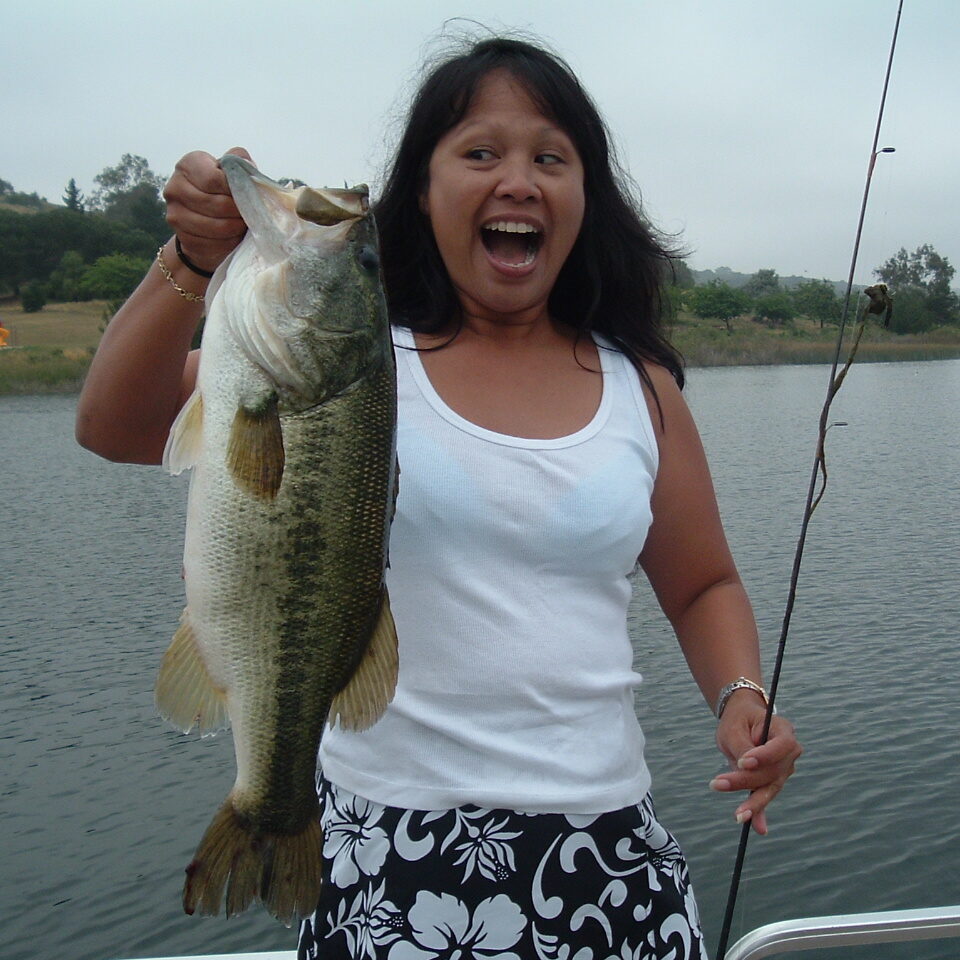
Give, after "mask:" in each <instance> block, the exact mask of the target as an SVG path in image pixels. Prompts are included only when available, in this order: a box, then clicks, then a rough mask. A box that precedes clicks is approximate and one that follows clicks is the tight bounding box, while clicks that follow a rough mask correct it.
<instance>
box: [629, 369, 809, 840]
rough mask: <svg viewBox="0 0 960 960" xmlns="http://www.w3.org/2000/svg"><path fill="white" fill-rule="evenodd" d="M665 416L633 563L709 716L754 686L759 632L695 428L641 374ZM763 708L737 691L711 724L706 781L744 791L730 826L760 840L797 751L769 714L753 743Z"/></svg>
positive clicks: (657, 375) (666, 381) (661, 373)
mask: <svg viewBox="0 0 960 960" xmlns="http://www.w3.org/2000/svg"><path fill="white" fill-rule="evenodd" d="M648 372H649V373H650V376H651V379H652V380H653V383H654V385H655V386H656V389H657V394H658V397H659V400H660V404H661V406H662V409H663V426H662V427H660V418H659V415H658V413H657V410H656V407H655V405H653V409H652V417H653V421H654V424H655V426H657V427H658V442H659V445H660V466H659V469H658V471H657V479H656V483H655V485H654V491H653V499H652V509H653V525H652V526H651V528H650V533H649V535H648V537H647V541H646V544H645V545H644V548H643V553H642V554H641V556H640V563H641V566H642V567H643V569H644V572H645V573H646V574H647V577H648V578H649V580H650V583H651V585H652V586H653V589H654V592H655V593H656V595H657V599H658V600H659V602H660V605H661V607H662V608H663V611H664V613H665V614H666V615H667V617H668V619H669V620H670V623H671V624H672V625H673V628H674V630H675V632H676V634H677V639H678V640H679V642H680V646H681V648H682V650H683V653H684V656H685V657H686V660H687V663H688V665H689V667H690V671H691V673H692V674H693V677H694V679H695V680H696V681H697V684H698V685H699V687H700V690H701V692H702V693H703V697H704V699H705V700H706V701H707V704H708V705H709V706H710V709H711V710H713V709H714V707H715V705H716V702H717V697H718V696H719V695H720V691H721V689H722V688H723V687H724V685H725V684H727V683H729V682H731V681H733V680H736V679H737V678H738V677H746V678H748V679H750V680H753V681H754V682H756V683H758V684H762V677H761V672H760V650H759V642H758V639H757V627H756V622H755V620H754V617H753V610H752V608H751V606H750V601H749V600H748V599H747V595H746V592H745V590H744V588H743V584H742V583H741V581H740V576H739V574H738V573H737V568H736V565H735V564H734V562H733V557H732V556H731V554H730V549H729V547H728V546H727V541H726V537H725V536H724V533H723V527H722V525H721V522H720V512H719V509H718V507H717V501H716V497H715V495H714V491H713V483H712V481H711V479H710V472H709V469H708V467H707V461H706V457H705V455H704V452H703V447H702V445H701V443H700V437H699V434H698V433H697V428H696V426H695V424H694V422H693V417H692V416H691V415H690V411H689V410H688V408H687V405H686V403H685V402H684V400H683V397H682V395H681V394H680V391H679V389H678V388H677V385H676V383H675V382H674V381H673V378H672V377H671V376H670V375H669V374H668V373H667V372H666V371H665V370H663V369H662V368H659V367H652V366H650V367H648ZM765 713H766V707H765V704H764V701H763V698H762V697H761V696H760V695H759V694H757V693H755V692H753V691H752V690H749V689H741V690H737V691H735V692H734V693H733V694H732V696H731V697H730V698H729V700H728V701H727V705H726V708H725V709H724V711H723V718H722V719H721V721H720V722H719V724H718V726H717V744H718V745H719V747H720V749H721V750H722V751H723V753H724V754H725V755H726V757H727V759H728V760H729V761H730V764H731V768H732V769H731V772H730V773H727V774H722V775H721V776H718V777H716V778H714V780H713V781H712V782H711V786H712V787H713V788H714V789H716V790H750V791H751V793H750V796H749V797H748V798H747V799H746V800H745V801H744V802H743V803H741V804H740V806H739V807H738V808H737V811H736V814H737V819H738V820H740V821H741V822H743V821H745V820H747V819H751V820H752V822H753V825H754V828H755V829H756V830H757V831H758V832H759V833H765V832H766V829H767V826H766V815H765V813H764V808H765V807H766V805H767V804H768V803H769V802H770V801H771V800H772V799H773V798H774V796H776V794H777V793H778V792H779V791H780V789H781V788H782V786H783V784H784V783H785V782H786V780H787V778H788V777H789V776H790V774H791V773H792V772H793V766H794V761H795V760H796V759H797V757H798V756H799V755H800V752H801V750H800V745H799V744H798V743H797V740H796V738H795V736H794V734H793V728H792V726H791V725H790V723H789V722H788V721H786V720H785V719H784V718H782V717H775V718H774V722H773V724H772V726H771V730H770V739H769V741H768V742H767V744H765V745H764V746H758V744H759V740H760V737H761V734H762V730H763V722H764V718H765Z"/></svg>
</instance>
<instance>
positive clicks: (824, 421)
mask: <svg viewBox="0 0 960 960" xmlns="http://www.w3.org/2000/svg"><path fill="white" fill-rule="evenodd" d="M902 12H903V0H899V4H898V6H897V19H896V23H895V24H894V28H893V39H892V40H891V42H890V55H889V56H888V58H887V72H886V75H885V77H884V81H883V94H882V96H881V97H880V109H879V110H878V111H877V125H876V129H875V131H874V134H873V145H872V146H871V148H870V162H869V164H868V166H867V179H866V183H865V184H864V188H863V200H862V202H861V204H860V219H859V220H858V221H857V232H856V237H855V239H854V242H853V256H852V257H851V259H850V273H849V276H848V278H847V291H846V295H845V296H844V298H843V311H842V313H841V315H840V329H839V330H838V332H837V346H836V350H835V352H834V357H833V363H832V365H831V367H830V382H829V385H828V386H827V398H826V400H825V402H824V404H823V409H822V410H821V412H820V431H819V435H818V438H817V452H816V456H815V457H814V462H813V470H812V472H811V475H810V485H809V488H808V490H807V500H806V505H805V507H804V512H803V520H802V521H801V524H800V536H799V538H798V540H797V549H796V552H795V554H794V558H793V569H792V571H791V574H790V590H789V593H788V594H787V603H786V608H785V610H784V614H783V625H782V627H781V631H780V641H779V643H778V645H777V657H776V662H775V664H774V668H773V676H772V679H771V681H770V690H769V698H770V699H769V702H768V704H767V713H766V717H765V719H764V724H763V733H762V734H761V737H760V743H761V744H763V743H766V742H767V739H768V737H769V735H770V721H771V720H772V719H773V710H774V704H775V702H776V698H777V687H778V686H779V684H780V673H781V670H782V668H783V655H784V651H785V649H786V645H787V633H788V632H789V630H790V618H791V616H792V615H793V606H794V602H795V600H796V596H797V582H798V580H799V577H800V563H801V560H802V559H803V547H804V544H805V543H806V539H807V528H808V527H809V525H810V518H811V517H812V516H813V511H814V510H815V509H816V508H817V504H819V502H820V500H821V498H822V497H823V494H824V492H825V491H826V485H827V472H826V461H825V459H824V445H825V442H826V436H827V431H828V430H829V429H830V426H832V424H830V423H828V420H829V416H830V407H831V405H832V403H833V398H834V397H835V396H836V395H837V391H838V390H839V389H840V387H841V385H842V384H843V380H844V378H845V377H846V375H847V371H848V370H849V369H850V365H851V364H852V363H853V360H854V357H855V356H856V352H857V347H858V345H859V343H860V336H861V334H862V333H863V328H864V326H865V324H866V321H867V316H868V314H867V309H868V307H869V306H870V304H867V306H866V307H864V309H863V310H862V311H861V313H860V320H859V322H858V324H857V330H856V332H855V334H854V342H853V346H852V348H851V350H850V353H849V354H848V357H847V361H846V363H845V365H844V367H843V369H842V370H841V371H840V372H839V373H837V367H838V366H839V363H840V351H841V348H842V346H843V333H844V329H845V328H846V323H847V315H848V313H849V310H850V297H851V294H852V292H853V274H854V271H855V270H856V267H857V255H858V254H859V252H860V237H861V235H862V233H863V221H864V217H865V215H866V212H867V198H868V197H869V195H870V181H871V180H872V178H873V168H874V166H875V165H876V162H877V156H878V155H879V154H881V153H891V152H892V151H893V148H892V147H884V148H883V149H879V150H878V149H877V145H878V144H879V142H880V125H881V123H882V122H883V108H884V105H885V104H886V101H887V88H888V87H889V85H890V71H891V68H892V67H893V53H894V50H896V46H897V33H898V32H899V30H900V14H901V13H902ZM818 480H820V483H821V486H820V491H819V493H818V492H817V483H818ZM749 838H750V821H749V820H748V821H747V822H746V823H744V824H743V826H742V827H741V829H740V844H739V846H738V848H737V856H736V861H735V862H734V867H733V874H732V876H731V878H730V892H729V894H728V896H727V907H726V911H725V913H724V917H723V926H722V928H721V930H720V940H719V942H718V944H717V954H716V955H717V957H718V958H721V960H722V958H723V957H724V956H725V955H726V952H727V940H728V939H729V937H730V925H731V922H732V920H733V912H734V909H735V908H736V903H737V891H738V889H739V886H740V875H741V873H742V872H743V861H744V858H745V856H746V852H747V841H748V840H749Z"/></svg>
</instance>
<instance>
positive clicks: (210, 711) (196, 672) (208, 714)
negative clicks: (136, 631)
mask: <svg viewBox="0 0 960 960" xmlns="http://www.w3.org/2000/svg"><path fill="white" fill-rule="evenodd" d="M156 699H157V709H158V710H159V711H160V715H161V716H162V717H163V718H164V719H165V720H169V721H170V723H172V724H173V725H174V726H175V727H177V729H178V730H182V731H183V732H184V733H188V732H189V731H190V730H192V729H193V728H194V727H197V728H198V729H199V731H200V733H201V734H205V735H209V734H213V733H216V732H217V731H218V730H226V729H227V727H228V726H230V716H229V714H228V713H227V698H226V693H225V691H223V690H221V689H219V688H218V687H216V686H215V685H214V682H213V680H212V679H211V678H210V673H209V671H208V670H207V665H206V664H205V663H204V662H203V657H202V656H201V655H200V649H199V647H198V646H197V638H196V635H195V634H194V632H193V627H192V626H191V624H190V610H189V608H186V609H184V611H183V615H182V616H181V617H180V626H179V627H177V632H176V633H174V635H173V640H172V641H171V643H170V647H169V648H168V650H167V652H166V653H165V654H164V655H163V660H162V662H161V663H160V673H159V675H158V676H157V691H156Z"/></svg>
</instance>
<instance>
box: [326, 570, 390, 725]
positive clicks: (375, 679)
mask: <svg viewBox="0 0 960 960" xmlns="http://www.w3.org/2000/svg"><path fill="white" fill-rule="evenodd" d="M398 667H399V658H398V655H397V628H396V625H395V624H394V622H393V614H392V613H391V612H390V598H389V596H388V595H387V590H386V587H384V590H383V597H382V599H381V602H380V615H379V617H378V619H377V625H376V627H375V628H374V631H373V634H372V636H371V637H370V642H369V643H368V644H367V649H366V650H365V651H364V654H363V657H362V658H361V660H360V664H359V666H358V667H357V669H356V671H355V672H354V674H353V676H352V677H351V678H350V680H349V681H348V682H347V684H346V686H345V687H344V688H343V689H342V690H341V691H340V692H339V693H338V694H337V695H336V696H335V697H334V698H333V703H332V704H331V705H330V718H329V720H330V724H331V726H332V725H333V724H334V723H335V722H336V720H337V719H338V718H339V720H340V726H341V727H343V729H345V730H366V729H367V728H368V727H372V726H373V724H375V723H376V722H377V720H379V719H380V717H381V716H382V715H383V711H384V710H386V709H387V704H388V703H389V702H390V701H391V700H392V699H393V694H394V691H395V690H396V688H397V670H398Z"/></svg>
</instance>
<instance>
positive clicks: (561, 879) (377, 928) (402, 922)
mask: <svg viewBox="0 0 960 960" xmlns="http://www.w3.org/2000/svg"><path fill="white" fill-rule="evenodd" d="M321 804H322V814H321V822H322V824H323V831H324V837H325V841H324V876H323V892H322V893H321V896H320V903H319V905H318V907H317V911H316V913H315V914H314V915H313V916H312V917H311V918H310V919H308V920H305V921H304V922H303V925H302V927H301V931H300V948H299V952H298V958H299V960H308V958H309V960H347V958H350V960H480V958H483V960H706V951H705V949H704V946H703V938H702V935H701V932H700V922H699V918H698V914H697V907H696V903H695V902H694V897H693V889H692V887H691V886H690V880H689V877H688V874H687V865H686V862H685V860H684V858H683V854H682V853H681V851H680V848H679V846H678V845H677V843H676V841H675V840H674V839H673V837H672V836H671V835H670V834H669V833H668V832H667V831H666V830H665V829H664V828H663V827H662V826H661V825H660V824H659V823H658V822H657V819H656V817H655V815H654V812H653V805H652V803H651V802H650V799H649V797H648V798H646V799H645V800H644V801H643V802H642V803H640V804H638V805H637V806H635V807H627V808H625V809H623V810H617V811H614V812H612V813H603V814H597V815H589V816H588V815H573V814H553V813H550V814H524V813H517V812H515V811H512V810H489V809H485V808H483V807H476V806H472V805H470V806H465V807H457V808H455V809H452V810H436V811H423V810H404V809H400V808H397V807H385V806H383V805H381V804H377V803H373V802H371V801H369V800H364V799H363V798H361V797H357V796H354V795H353V794H351V793H348V792H346V791H344V790H341V789H339V788H337V787H335V786H333V785H331V784H329V783H326V782H322V783H321Z"/></svg>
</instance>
